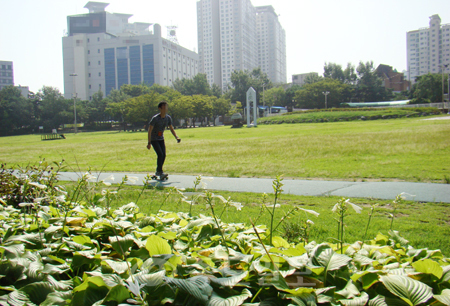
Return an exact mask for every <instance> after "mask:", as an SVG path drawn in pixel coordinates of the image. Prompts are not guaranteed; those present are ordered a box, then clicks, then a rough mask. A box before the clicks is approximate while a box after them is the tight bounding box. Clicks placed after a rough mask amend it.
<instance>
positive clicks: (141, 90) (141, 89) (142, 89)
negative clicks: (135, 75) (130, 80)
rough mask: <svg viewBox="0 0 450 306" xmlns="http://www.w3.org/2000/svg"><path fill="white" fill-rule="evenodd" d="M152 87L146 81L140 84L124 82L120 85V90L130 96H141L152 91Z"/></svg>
mask: <svg viewBox="0 0 450 306" xmlns="http://www.w3.org/2000/svg"><path fill="white" fill-rule="evenodd" d="M150 88H151V87H149V86H148V85H147V84H145V83H142V84H139V85H132V84H123V85H122V86H121V87H120V91H121V92H122V93H124V94H126V95H127V96H130V97H139V96H142V95H146V94H148V93H150V91H151V89H150Z"/></svg>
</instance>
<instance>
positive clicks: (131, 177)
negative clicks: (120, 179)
mask: <svg viewBox="0 0 450 306" xmlns="http://www.w3.org/2000/svg"><path fill="white" fill-rule="evenodd" d="M127 178H128V182H130V183H131V184H136V182H137V181H138V180H139V178H138V177H136V176H127Z"/></svg>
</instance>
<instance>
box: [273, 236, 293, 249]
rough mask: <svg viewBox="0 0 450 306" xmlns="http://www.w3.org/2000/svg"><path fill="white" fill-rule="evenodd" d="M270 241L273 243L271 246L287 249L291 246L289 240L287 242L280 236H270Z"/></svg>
mask: <svg viewBox="0 0 450 306" xmlns="http://www.w3.org/2000/svg"><path fill="white" fill-rule="evenodd" d="M272 243H273V246H274V247H276V248H285V249H289V248H290V247H291V245H290V244H289V242H287V241H286V240H284V239H283V238H281V237H279V236H275V237H273V238H272Z"/></svg>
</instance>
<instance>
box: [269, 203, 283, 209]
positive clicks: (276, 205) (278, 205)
mask: <svg viewBox="0 0 450 306" xmlns="http://www.w3.org/2000/svg"><path fill="white" fill-rule="evenodd" d="M266 207H269V208H273V204H266ZM278 207H281V205H280V204H275V208H278Z"/></svg>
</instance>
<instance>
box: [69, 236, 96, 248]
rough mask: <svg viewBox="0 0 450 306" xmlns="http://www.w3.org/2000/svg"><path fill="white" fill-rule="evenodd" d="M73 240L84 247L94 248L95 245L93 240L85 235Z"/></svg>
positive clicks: (75, 237)
mask: <svg viewBox="0 0 450 306" xmlns="http://www.w3.org/2000/svg"><path fill="white" fill-rule="evenodd" d="M72 240H73V241H74V242H76V243H79V244H81V245H84V246H89V247H91V248H93V247H94V244H93V243H92V240H91V238H89V237H88V236H84V235H80V236H74V237H72Z"/></svg>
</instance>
